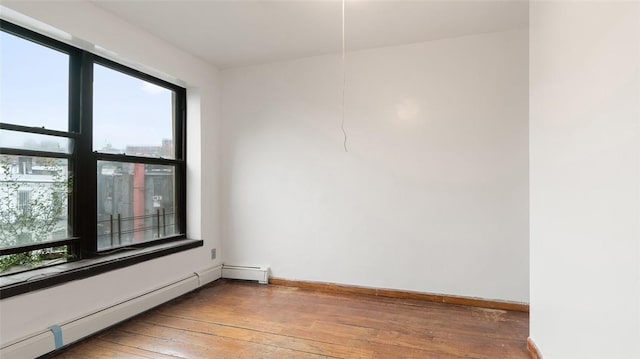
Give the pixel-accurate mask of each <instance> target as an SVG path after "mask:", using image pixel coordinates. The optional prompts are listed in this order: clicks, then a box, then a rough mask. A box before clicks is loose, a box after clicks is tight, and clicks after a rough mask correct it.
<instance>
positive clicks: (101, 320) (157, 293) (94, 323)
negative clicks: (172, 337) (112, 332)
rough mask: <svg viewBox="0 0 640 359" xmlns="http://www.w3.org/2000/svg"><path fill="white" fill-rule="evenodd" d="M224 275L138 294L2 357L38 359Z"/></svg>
mask: <svg viewBox="0 0 640 359" xmlns="http://www.w3.org/2000/svg"><path fill="white" fill-rule="evenodd" d="M221 276H222V266H216V267H212V268H208V269H206V270H203V271H201V272H196V273H193V274H192V275H190V276H188V277H186V278H183V279H180V280H178V281H175V282H172V283H169V284H167V285H164V286H162V287H159V288H156V289H154V290H151V291H148V292H145V293H142V294H139V295H137V296H135V297H133V298H130V299H128V300H125V301H123V302H120V303H117V304H114V305H112V306H110V307H107V308H103V309H101V310H98V311H95V312H92V313H89V314H86V315H83V316H81V317H79V318H76V319H73V320H70V321H67V322H64V323H59V324H55V325H52V326H51V327H50V328H49V329H48V330H43V331H41V332H38V333H34V334H32V335H30V336H28V337H26V338H22V339H19V340H16V341H13V342H11V343H7V344H6V345H3V346H2V347H1V348H0V357H1V358H3V359H12V358H16V359H22V358H36V357H39V356H41V355H44V354H47V353H49V352H51V351H53V350H56V349H58V348H60V347H62V346H66V345H68V344H71V343H74V342H76V341H78V340H80V339H83V338H85V337H87V336H89V335H91V334H93V333H95V332H98V331H100V330H102V329H105V328H108V327H110V326H112V325H114V324H117V323H120V322H122V321H124V320H126V319H129V318H131V317H133V316H135V315H137V314H140V313H142V312H144V311H147V310H149V309H151V308H154V307H156V306H158V305H160V304H163V303H165V302H168V301H170V300H171V299H174V298H177V297H179V296H181V295H183V294H186V293H188V292H190V291H192V290H194V289H197V288H198V287H200V286H203V285H205V284H208V283H210V282H212V281H214V280H216V279H218V278H220V277H221Z"/></svg>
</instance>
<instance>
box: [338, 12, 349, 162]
mask: <svg viewBox="0 0 640 359" xmlns="http://www.w3.org/2000/svg"><path fill="white" fill-rule="evenodd" d="M345 1H346V0H342V122H341V124H340V128H341V129H342V135H343V136H344V142H343V143H342V146H343V147H344V152H349V150H348V149H347V131H346V130H345V129H344V93H345V88H346V87H347V70H346V67H345V46H344V4H345Z"/></svg>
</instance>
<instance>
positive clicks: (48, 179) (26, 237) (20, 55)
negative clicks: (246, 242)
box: [0, 20, 186, 274]
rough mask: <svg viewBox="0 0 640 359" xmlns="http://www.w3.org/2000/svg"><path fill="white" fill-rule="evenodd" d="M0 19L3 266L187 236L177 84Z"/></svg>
mask: <svg viewBox="0 0 640 359" xmlns="http://www.w3.org/2000/svg"><path fill="white" fill-rule="evenodd" d="M0 25H1V30H2V31H0V54H1V55H0V73H1V74H2V76H0V88H1V89H2V90H1V91H0V274H6V273H12V272H16V271H22V270H27V269H31V268H34V267H41V266H46V265H52V264H57V263H60V262H64V261H70V260H77V259H84V258H92V257H96V256H100V255H102V254H105V253H111V252H112V251H119V250H126V249H129V248H138V247H144V246H148V245H151V244H156V243H160V242H166V241H171V240H177V239H183V238H184V237H185V233H186V227H185V225H186V211H185V208H186V202H185V201H186V188H185V183H186V181H185V176H186V169H185V150H184V149H185V131H184V128H185V116H186V112H185V98H186V91H185V89H184V88H181V87H179V86H176V85H173V84H171V83H168V82H165V81H163V80H160V79H157V78H154V77H152V76H150V75H147V74H144V73H141V72H139V71H136V70H133V69H131V68H128V67H126V66H123V65H120V64H118V63H115V62H113V61H110V60H107V59H104V58H101V57H99V56H97V55H94V54H92V53H89V52H86V51H83V50H80V49H77V48H74V47H72V46H69V45H66V44H64V43H60V42H58V41H55V40H53V39H49V38H47V37H45V36H42V35H40V34H37V33H34V32H31V31H29V30H26V29H23V28H21V27H19V26H16V25H13V24H11V23H8V22H6V21H3V20H0Z"/></svg>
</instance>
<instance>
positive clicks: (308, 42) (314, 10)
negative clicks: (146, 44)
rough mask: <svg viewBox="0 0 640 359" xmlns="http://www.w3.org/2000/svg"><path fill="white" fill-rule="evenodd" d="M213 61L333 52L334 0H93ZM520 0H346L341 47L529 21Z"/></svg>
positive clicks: (336, 42)
mask: <svg viewBox="0 0 640 359" xmlns="http://www.w3.org/2000/svg"><path fill="white" fill-rule="evenodd" d="M92 2H93V3H94V4H95V5H97V6H99V7H101V8H103V9H104V10H106V11H109V12H111V13H113V14H115V15H116V16H119V17H121V18H123V19H124V20H126V21H128V22H130V23H133V24H136V25H137V26H139V27H141V28H143V29H145V30H147V31H148V32H150V33H152V34H154V35H155V36H157V37H159V38H161V39H164V40H166V41H168V42H170V43H172V44H173V45H175V46H176V47H179V48H181V49H183V50H185V51H187V52H189V53H191V54H194V55H196V56H198V57H200V58H202V59H204V60H206V61H208V62H210V63H212V64H214V65H216V66H218V67H221V68H225V67H232V66H240V65H249V64H257V63H265V62H273V61H279V60H286V59H293V58H300V57H306V56H314V55H322V54H328V53H334V52H338V51H340V49H341V46H342V43H341V41H342V33H341V24H342V20H341V14H342V3H341V1H340V0H327V1H321V0H315V1H311V0H307V1H302V0H298V1H295V0H290V1H273V0H255V1H231V0H226V1H219V0H218V1H213V0H210V1H202V0H200V1H178V0H173V1H102V0H94V1H92ZM528 7H529V6H528V2H527V1H526V0H523V1H519V0H511V1H509V0H502V1H487V0H476V1H455V0H448V1H447V0H442V1H433V0H422V1H419V0H418V1H416V0H413V1H391V0H389V1H368V0H347V1H346V10H345V13H346V15H345V18H346V20H345V23H346V46H347V50H360V49H367V48H373V47H382V46H391V45H399V44H409V43H416V42H423V41H429V40H435V39H442V38H448V37H457V36H464V35H470V34H476V33H486V32H494V31H502V30H507V29H511V28H517V27H525V26H527V24H528Z"/></svg>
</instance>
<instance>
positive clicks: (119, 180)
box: [97, 161, 179, 250]
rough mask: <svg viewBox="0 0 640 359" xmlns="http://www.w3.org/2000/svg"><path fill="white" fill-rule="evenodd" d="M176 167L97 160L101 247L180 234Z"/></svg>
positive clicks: (99, 245)
mask: <svg viewBox="0 0 640 359" xmlns="http://www.w3.org/2000/svg"><path fill="white" fill-rule="evenodd" d="M174 176H175V168H174V167H173V166H166V165H152V164H144V163H125V162H111V161H98V201H97V203H98V226H97V231H98V250H104V249H109V248H113V247H119V246H126V245H129V244H135V243H140V242H146V241H150V240H154V239H158V238H163V237H167V236H171V235H174V234H176V233H179V230H178V228H176V218H178V217H177V214H176V203H175V193H174V188H175V178H174Z"/></svg>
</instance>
